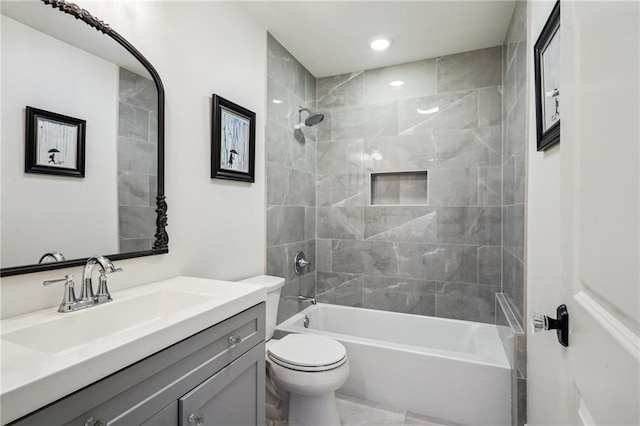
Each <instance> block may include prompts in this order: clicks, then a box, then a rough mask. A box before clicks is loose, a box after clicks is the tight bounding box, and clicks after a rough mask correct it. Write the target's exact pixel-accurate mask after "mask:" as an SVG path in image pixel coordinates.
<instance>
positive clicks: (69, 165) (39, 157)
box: [24, 106, 87, 178]
mask: <svg viewBox="0 0 640 426" xmlns="http://www.w3.org/2000/svg"><path fill="white" fill-rule="evenodd" d="M26 109H27V117H26V123H27V128H26V132H25V134H26V137H25V164H24V171H25V173H39V174H47V175H59V176H71V177H78V178H83V177H84V170H85V169H84V167H85V144H86V125H87V122H86V121H85V120H82V119H80V118H74V117H69V116H68V115H62V114H58V113H55V112H51V111H45V110H43V109H38V108H33V107H30V106H27V108H26Z"/></svg>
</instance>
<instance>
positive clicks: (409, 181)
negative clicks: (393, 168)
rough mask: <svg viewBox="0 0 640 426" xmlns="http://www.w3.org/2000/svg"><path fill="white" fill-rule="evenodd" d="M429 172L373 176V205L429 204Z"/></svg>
mask: <svg viewBox="0 0 640 426" xmlns="http://www.w3.org/2000/svg"><path fill="white" fill-rule="evenodd" d="M427 178H428V172H427V171H426V170H423V171H415V172H392V173H372V174H371V204H372V205H402V204H416V205H426V204H428V182H427Z"/></svg>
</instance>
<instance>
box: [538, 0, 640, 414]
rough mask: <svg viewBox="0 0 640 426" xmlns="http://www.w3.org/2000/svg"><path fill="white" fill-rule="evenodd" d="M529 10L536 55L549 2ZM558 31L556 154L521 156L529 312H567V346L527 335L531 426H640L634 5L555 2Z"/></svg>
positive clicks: (639, 146) (638, 57)
mask: <svg viewBox="0 0 640 426" xmlns="http://www.w3.org/2000/svg"><path fill="white" fill-rule="evenodd" d="M529 7H530V9H529V11H530V18H531V19H530V21H529V23H530V25H529V28H530V34H529V45H530V49H529V51H530V52H533V43H535V40H536V38H537V36H538V34H539V33H540V30H541V29H542V27H543V25H544V23H545V21H546V18H547V17H548V15H549V12H550V11H551V9H552V7H553V3H550V2H538V1H534V2H531V3H530V5H529ZM560 28H561V46H562V47H561V50H562V79H561V137H560V145H559V146H556V147H554V148H552V149H550V150H548V151H546V152H544V153H538V152H536V151H535V148H530V149H529V160H528V166H529V169H528V170H529V172H528V173H529V174H528V206H527V273H526V274H527V297H528V300H527V307H528V312H532V311H533V310H537V311H541V312H542V313H544V314H547V315H550V316H554V317H555V308H556V306H557V305H559V304H561V303H565V304H567V306H568V309H569V315H570V336H569V337H570V340H569V347H567V348H564V347H562V346H560V345H559V344H558V343H557V340H556V336H555V332H554V333H552V332H544V333H536V334H529V335H528V367H527V381H528V386H527V391H528V398H527V399H528V424H529V425H546V424H558V425H564V424H578V425H580V424H584V425H590V424H597V425H640V337H639V336H640V266H639V265H640V130H639V129H640V84H639V81H640V3H639V2H638V1H637V0H635V1H625V2H613V1H598V2H594V1H577V2H564V1H563V2H562V5H561V27H560ZM530 64H531V63H530ZM529 68H530V75H529V78H530V80H529V81H532V80H531V77H532V74H531V69H532V65H530V67H529ZM529 93H530V95H533V89H530V90H529ZM530 100H531V104H530V105H531V106H532V105H533V98H530ZM530 109H533V108H530ZM529 118H530V120H535V116H534V115H533V112H532V113H530V115H529ZM530 123H535V121H530ZM530 127H532V128H533V127H534V126H531V125H530ZM529 133H530V139H529V145H533V146H535V132H534V130H530V132H529ZM528 332H529V333H530V331H528Z"/></svg>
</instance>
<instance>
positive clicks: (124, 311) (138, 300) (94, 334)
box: [2, 290, 215, 355]
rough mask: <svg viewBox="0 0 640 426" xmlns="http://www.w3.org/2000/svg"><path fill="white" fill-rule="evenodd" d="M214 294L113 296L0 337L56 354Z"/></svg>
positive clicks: (191, 304) (173, 292)
mask: <svg viewBox="0 0 640 426" xmlns="http://www.w3.org/2000/svg"><path fill="white" fill-rule="evenodd" d="M213 298H215V296H211V295H206V296H205V295H202V294H193V293H184V292H180V291H166V290H165V291H159V292H157V293H151V294H144V295H140V296H137V297H132V298H129V299H124V300H118V298H117V296H116V299H115V300H114V301H112V302H109V303H105V304H103V305H99V306H94V307H91V308H86V309H84V310H81V311H78V312H72V313H65V314H60V315H56V316H55V317H54V318H52V319H50V320H48V321H44V322H41V323H36V324H33V325H30V326H27V327H25V328H23V329H20V330H16V331H14V332H11V333H6V334H3V335H2V340H4V341H8V342H13V343H16V344H18V345H21V346H25V347H27V348H31V349H34V350H36V351H41V352H46V353H48V354H52V355H59V354H61V353H63V352H67V351H70V350H73V349H75V348H77V347H78V346H85V345H95V344H96V343H97V342H99V341H101V340H105V339H113V338H114V337H116V335H117V334H119V333H124V332H128V331H131V330H133V329H136V328H140V327H143V326H145V325H147V324H149V323H150V322H153V321H159V320H162V319H163V318H167V317H168V316H170V315H173V314H176V313H178V312H180V311H183V310H185V309H189V308H192V307H194V306H196V305H199V304H203V303H207V302H209V301H210V300H211V299H213Z"/></svg>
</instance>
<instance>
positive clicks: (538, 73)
mask: <svg viewBox="0 0 640 426" xmlns="http://www.w3.org/2000/svg"><path fill="white" fill-rule="evenodd" d="M550 46H553V47H552V49H549V50H548V49H547V48H549V47H550ZM559 49H560V1H558V2H557V3H556V5H555V6H554V8H553V10H552V12H551V15H550V16H549V19H548V20H547V23H546V24H545V26H544V28H543V29H542V32H541V33H540V37H538V40H537V41H536V44H535V45H534V47H533V51H534V52H533V59H534V72H535V86H536V94H535V98H536V134H537V150H538V151H544V150H546V149H548V148H550V147H551V146H553V145H555V144H557V143H558V142H560V87H559V85H560V84H559V83H560V50H559ZM547 53H549V54H548V55H547V57H551V59H548V60H546V61H545V54H547ZM553 54H555V55H556V56H557V57H555V62H553V59H554V57H553ZM549 98H550V99H549ZM548 104H550V105H548ZM547 106H551V108H547ZM550 111H553V112H551V113H550V114H551V117H549V114H548V112H550Z"/></svg>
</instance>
